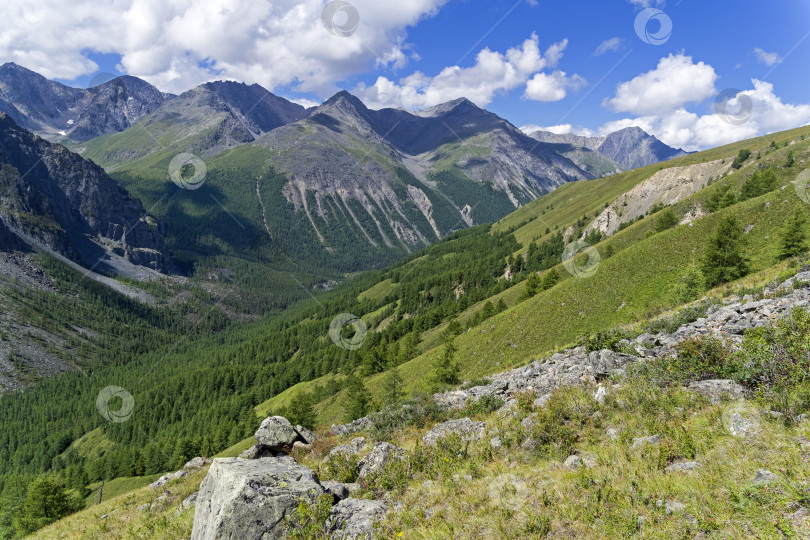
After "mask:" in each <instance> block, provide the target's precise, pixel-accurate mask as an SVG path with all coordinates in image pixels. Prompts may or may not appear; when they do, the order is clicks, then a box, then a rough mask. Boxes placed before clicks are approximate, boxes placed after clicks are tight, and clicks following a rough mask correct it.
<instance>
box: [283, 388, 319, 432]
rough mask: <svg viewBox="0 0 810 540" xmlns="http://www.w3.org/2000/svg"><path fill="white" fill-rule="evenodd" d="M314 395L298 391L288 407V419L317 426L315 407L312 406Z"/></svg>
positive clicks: (294, 422)
mask: <svg viewBox="0 0 810 540" xmlns="http://www.w3.org/2000/svg"><path fill="white" fill-rule="evenodd" d="M312 401H313V400H312V396H311V395H310V394H309V393H307V392H303V391H301V392H297V393H296V394H295V395H294V396H293V397H292V399H291V400H290V406H289V407H288V408H287V414H286V415H285V416H286V417H287V420H289V421H290V423H291V424H293V425H297V424H300V425H302V426H304V427H305V428H309V429H312V428H313V427H314V426H315V409H314V408H313V407H312Z"/></svg>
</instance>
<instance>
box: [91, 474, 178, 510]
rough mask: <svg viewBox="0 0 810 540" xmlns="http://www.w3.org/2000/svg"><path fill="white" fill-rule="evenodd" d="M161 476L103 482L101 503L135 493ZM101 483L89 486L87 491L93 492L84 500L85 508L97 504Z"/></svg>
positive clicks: (135, 477) (154, 475)
mask: <svg viewBox="0 0 810 540" xmlns="http://www.w3.org/2000/svg"><path fill="white" fill-rule="evenodd" d="M161 476H162V475H161V474H153V475H151V476H132V477H126V478H115V479H113V480H110V481H108V482H104V492H103V493H102V502H104V501H106V500H108V499H114V498H116V497H119V496H120V495H124V494H125V493H129V492H131V491H135V490H136V489H140V488H142V487H144V486H146V485H149V484H151V483H152V482H154V481H155V480H157V479H158V478H160V477H161ZM101 485H102V483H101V482H96V483H94V484H89V485H88V486H87V489H90V490H92V491H93V493H92V494H90V495H88V496H87V498H86V499H85V502H86V504H87V506H88V507H89V506H93V505H94V504H97V503H98V491H97V490H98V489H99V488H100V487H101Z"/></svg>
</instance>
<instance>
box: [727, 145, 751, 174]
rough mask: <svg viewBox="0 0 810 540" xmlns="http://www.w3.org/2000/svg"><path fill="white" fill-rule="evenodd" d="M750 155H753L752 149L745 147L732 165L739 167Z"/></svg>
mask: <svg viewBox="0 0 810 540" xmlns="http://www.w3.org/2000/svg"><path fill="white" fill-rule="evenodd" d="M749 157H751V151H750V150H748V149H746V148H743V149H741V150H740V151H739V152H737V157H735V158H734V161H733V162H731V166H732V167H733V168H735V169H739V168H740V167H742V166H743V163H745V162H746V161H747V160H748V158H749Z"/></svg>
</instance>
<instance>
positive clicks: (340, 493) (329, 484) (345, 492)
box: [321, 480, 359, 501]
mask: <svg viewBox="0 0 810 540" xmlns="http://www.w3.org/2000/svg"><path fill="white" fill-rule="evenodd" d="M321 485H322V486H323V488H324V489H325V490H326V491H327V492H328V493H330V494H331V495H332V496H333V497H334V498H335V500H337V501H341V500H343V499H347V498H349V496H350V495H351V494H352V493H353V492H355V491H357V490H358V489H359V486H358V485H357V484H344V483H343V482H334V481H332V480H327V481H326V482H321Z"/></svg>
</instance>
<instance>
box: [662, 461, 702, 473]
mask: <svg viewBox="0 0 810 540" xmlns="http://www.w3.org/2000/svg"><path fill="white" fill-rule="evenodd" d="M701 467H703V465H701V464H700V463H698V462H697V461H680V462H678V463H673V464H672V465H670V466H668V467H667V468H666V470H667V472H695V471H697V470H698V469H700V468H701Z"/></svg>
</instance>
